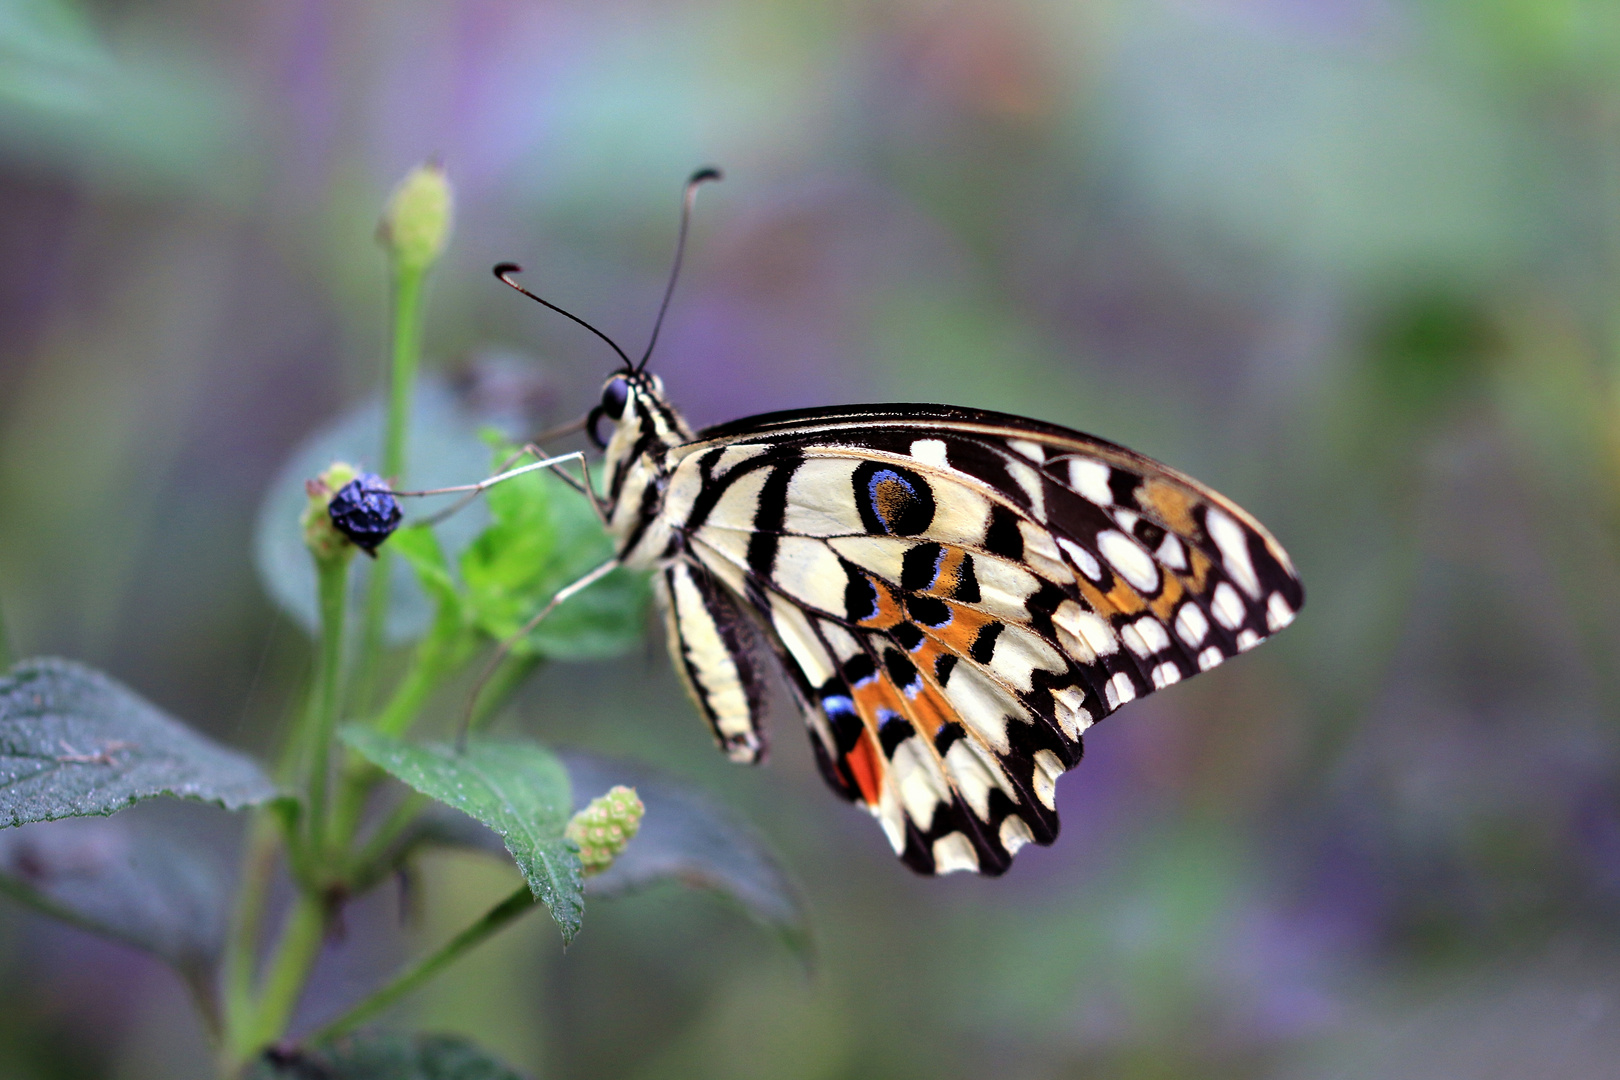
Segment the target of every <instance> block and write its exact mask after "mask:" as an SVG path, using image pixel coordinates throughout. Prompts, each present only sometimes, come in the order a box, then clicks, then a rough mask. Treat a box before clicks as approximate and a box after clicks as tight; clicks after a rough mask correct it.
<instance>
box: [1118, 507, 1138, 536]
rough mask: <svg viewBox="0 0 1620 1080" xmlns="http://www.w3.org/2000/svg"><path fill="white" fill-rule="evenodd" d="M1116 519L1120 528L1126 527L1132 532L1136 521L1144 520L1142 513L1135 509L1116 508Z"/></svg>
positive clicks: (1127, 530)
mask: <svg viewBox="0 0 1620 1080" xmlns="http://www.w3.org/2000/svg"><path fill="white" fill-rule="evenodd" d="M1114 520H1115V521H1117V522H1119V527H1120V528H1122V529H1124V530H1125V531H1126V532H1130V531H1131V530H1132V529H1134V528H1136V523H1137V522H1138V521H1141V520H1142V515H1141V514H1138V513H1137V512H1136V511H1135V510H1115V511H1114Z"/></svg>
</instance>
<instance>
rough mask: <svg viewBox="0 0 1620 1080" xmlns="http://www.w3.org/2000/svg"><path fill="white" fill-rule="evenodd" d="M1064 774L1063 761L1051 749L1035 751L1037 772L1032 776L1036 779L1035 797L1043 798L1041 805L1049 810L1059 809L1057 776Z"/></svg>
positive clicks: (1032, 778)
mask: <svg viewBox="0 0 1620 1080" xmlns="http://www.w3.org/2000/svg"><path fill="white" fill-rule="evenodd" d="M1062 775H1063V762H1061V761H1059V760H1058V756H1057V755H1056V754H1054V753H1052V751H1050V750H1037V751H1035V773H1034V775H1033V776H1032V777H1031V780H1033V781H1034V785H1033V786H1034V788H1035V797H1036V798H1037V799H1039V800H1041V805H1042V806H1044V807H1046V808H1047V809H1048V810H1055V809H1057V798H1056V793H1057V778H1058V777H1060V776H1062Z"/></svg>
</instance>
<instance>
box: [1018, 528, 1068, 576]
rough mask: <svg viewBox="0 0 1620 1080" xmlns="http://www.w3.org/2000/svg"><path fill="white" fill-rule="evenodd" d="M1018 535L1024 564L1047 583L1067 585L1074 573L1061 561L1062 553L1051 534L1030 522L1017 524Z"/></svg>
mask: <svg viewBox="0 0 1620 1080" xmlns="http://www.w3.org/2000/svg"><path fill="white" fill-rule="evenodd" d="M1018 534H1019V535H1020V536H1022V537H1023V538H1024V564H1025V565H1026V566H1028V567H1029V568H1030V569H1032V570H1034V571H1035V572H1036V573H1037V574H1039V575H1041V577H1043V578H1045V579H1046V580H1047V581H1053V582H1057V583H1058V584H1060V585H1067V584H1069V583H1070V582H1072V581H1073V580H1074V573H1073V572H1072V571H1071V570H1070V569H1069V566H1068V564H1067V563H1065V562H1064V561H1063V553H1062V552H1061V551H1059V550H1058V546H1057V544H1056V543H1055V542H1054V541H1053V540H1052V534H1051V533H1049V532H1047V531H1046V530H1045V529H1043V528H1041V527H1040V526H1039V525H1036V524H1035V523H1034V522H1030V521H1020V522H1019V523H1018Z"/></svg>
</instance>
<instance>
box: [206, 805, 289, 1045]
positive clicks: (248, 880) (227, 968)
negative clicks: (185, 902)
mask: <svg viewBox="0 0 1620 1080" xmlns="http://www.w3.org/2000/svg"><path fill="white" fill-rule="evenodd" d="M278 841H279V832H278V829H277V827H276V820H275V818H274V817H273V816H272V815H271V813H270V811H268V810H257V811H255V812H254V815H253V821H252V823H251V824H250V825H249V826H248V835H247V842H246V844H245V845H244V853H243V857H242V875H241V881H240V883H239V885H238V887H237V893H236V911H235V912H234V913H233V915H232V918H231V929H230V936H229V937H228V938H227V939H226V942H225V958H224V961H223V963H222V965H221V966H222V971H221V976H220V986H221V990H222V992H223V995H224V999H225V1003H224V1011H225V1043H226V1045H227V1046H232V1045H233V1044H234V1042H235V1041H236V1040H237V1039H238V1038H240V1037H241V1033H242V1032H244V1031H245V1030H246V1028H247V1026H248V1025H249V1024H250V1023H251V1018H252V1015H253V1004H254V1003H253V961H254V958H255V956H256V955H257V953H258V951H259V927H260V924H261V923H262V922H263V921H264V904H265V899H266V897H267V896H268V895H269V889H270V876H271V874H272V873H273V871H274V870H275V863H276V848H277V846H278Z"/></svg>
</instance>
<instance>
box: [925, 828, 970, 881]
mask: <svg viewBox="0 0 1620 1080" xmlns="http://www.w3.org/2000/svg"><path fill="white" fill-rule="evenodd" d="M978 869H979V853H978V852H977V851H975V850H973V844H972V842H971V841H969V840H968V838H967V837H966V836H963V835H962V834H961V833H959V832H953V833H946V834H945V835H944V836H942V837H940V838H939V839H938V840H935V841H934V873H936V874H954V873H956V872H957V871H958V870H971V871H974V872H975V873H977V872H978Z"/></svg>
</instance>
